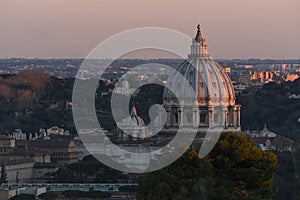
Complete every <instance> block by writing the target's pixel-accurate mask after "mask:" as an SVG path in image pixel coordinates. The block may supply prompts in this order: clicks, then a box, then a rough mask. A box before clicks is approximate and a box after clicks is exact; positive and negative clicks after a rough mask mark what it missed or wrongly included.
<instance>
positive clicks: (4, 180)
mask: <svg viewBox="0 0 300 200" xmlns="http://www.w3.org/2000/svg"><path fill="white" fill-rule="evenodd" d="M2 183H7V173H6V170H5V166H4V164H2V167H1V174H0V184H2Z"/></svg>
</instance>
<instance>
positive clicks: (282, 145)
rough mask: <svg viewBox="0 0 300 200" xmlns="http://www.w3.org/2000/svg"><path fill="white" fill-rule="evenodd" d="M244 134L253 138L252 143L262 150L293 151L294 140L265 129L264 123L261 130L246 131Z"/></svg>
mask: <svg viewBox="0 0 300 200" xmlns="http://www.w3.org/2000/svg"><path fill="white" fill-rule="evenodd" d="M245 134H246V135H247V136H250V137H252V138H253V142H254V145H255V146H256V147H258V148H260V149H261V150H263V151H266V150H269V151H279V152H284V151H289V152H292V151H294V147H293V145H294V141H293V140H291V139H288V138H286V137H283V136H280V135H277V134H276V133H274V132H271V131H269V130H268V129H267V125H266V124H265V126H264V129H263V130H262V131H260V132H259V131H246V132H245Z"/></svg>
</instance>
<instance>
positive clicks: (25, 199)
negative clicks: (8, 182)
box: [9, 194, 35, 200]
mask: <svg viewBox="0 0 300 200" xmlns="http://www.w3.org/2000/svg"><path fill="white" fill-rule="evenodd" d="M9 200H35V196H34V195H31V194H19V195H16V196H14V197H11V198H10V199H9Z"/></svg>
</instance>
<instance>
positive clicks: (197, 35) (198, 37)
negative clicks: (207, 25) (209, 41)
mask: <svg viewBox="0 0 300 200" xmlns="http://www.w3.org/2000/svg"><path fill="white" fill-rule="evenodd" d="M202 39H203V38H202V34H201V26H200V24H198V26H197V34H196V37H195V41H196V42H198V43H200V42H201V40H202Z"/></svg>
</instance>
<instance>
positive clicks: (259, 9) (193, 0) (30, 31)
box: [0, 0, 300, 59]
mask: <svg viewBox="0 0 300 200" xmlns="http://www.w3.org/2000/svg"><path fill="white" fill-rule="evenodd" d="M299 7H300V1H298V0H286V1H279V0H272V1H271V0H265V1H260V0H253V1H247V2H245V1H240V0H227V1H224V0H213V1H203V0H190V1H188V2H184V1H181V2H175V1H171V0H164V1H163V2H159V1H158V0H153V1H140V0H124V1H120V0H109V1H108V0H77V1H71V0H44V1H38V0H27V1H18V0H2V1H1V2H0V13H1V14H0V27H1V31H0V58H67V59H68V58H84V57H85V56H87V54H88V53H89V52H90V51H91V50H92V49H93V48H94V47H95V46H97V45H98V44H99V43H100V42H101V41H103V40H105V39H106V38H108V37H110V36H111V35H113V34H117V33H119V32H121V31H125V30H128V29H132V28H138V27H149V26H155V27H164V28H170V29H174V30H177V31H180V32H182V33H184V34H186V35H188V36H190V37H194V35H195V31H196V25H197V24H198V23H200V24H201V25H202V27H203V28H202V31H203V35H204V36H205V37H206V39H207V43H208V47H209V52H210V53H211V54H212V56H213V57H214V58H216V59H251V58H259V59H299V58H300V56H299V47H300V40H299V39H298V37H299V35H300V27H299V26H298V24H299V19H300V12H298V8H299Z"/></svg>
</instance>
